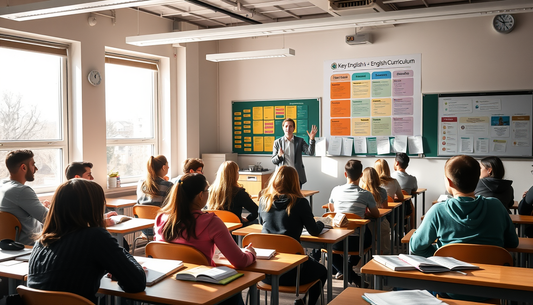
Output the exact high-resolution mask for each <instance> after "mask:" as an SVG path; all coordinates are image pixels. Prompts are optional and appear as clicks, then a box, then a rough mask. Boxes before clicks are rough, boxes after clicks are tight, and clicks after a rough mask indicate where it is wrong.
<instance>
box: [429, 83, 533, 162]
mask: <svg viewBox="0 0 533 305" xmlns="http://www.w3.org/2000/svg"><path fill="white" fill-rule="evenodd" d="M423 109H424V111H423V114H424V117H423V135H424V152H425V154H426V156H428V157H437V156H439V157H449V156H453V155H458V154H466V155H471V156H475V157H483V156H498V157H508V158H510V157H512V158H515V157H531V156H533V146H532V130H533V129H532V128H533V127H532V125H533V124H532V121H531V120H532V117H533V94H532V91H517V92H488V93H487V92H483V93H447V94H425V95H424V96H423Z"/></svg>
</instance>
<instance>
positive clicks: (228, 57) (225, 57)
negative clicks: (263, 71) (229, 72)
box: [205, 49, 296, 62]
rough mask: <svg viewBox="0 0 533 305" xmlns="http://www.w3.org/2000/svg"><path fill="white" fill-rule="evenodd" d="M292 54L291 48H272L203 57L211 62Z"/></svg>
mask: <svg viewBox="0 0 533 305" xmlns="http://www.w3.org/2000/svg"><path fill="white" fill-rule="evenodd" d="M294 55H296V52H295V51H294V50H293V49H274V50H260V51H247V52H233V53H219V54H207V55H206V56H205V59H206V60H209V61H213V62H220V61H234V60H247V59H262V58H276V57H289V56H294Z"/></svg>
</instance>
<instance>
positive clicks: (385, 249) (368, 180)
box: [359, 167, 391, 254]
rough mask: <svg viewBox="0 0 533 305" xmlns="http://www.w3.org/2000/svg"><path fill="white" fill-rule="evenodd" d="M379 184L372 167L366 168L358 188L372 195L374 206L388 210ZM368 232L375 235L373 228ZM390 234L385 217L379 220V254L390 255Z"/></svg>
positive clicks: (382, 189) (385, 194) (384, 191)
mask: <svg viewBox="0 0 533 305" xmlns="http://www.w3.org/2000/svg"><path fill="white" fill-rule="evenodd" d="M379 183H380V181H379V175H378V173H377V172H376V170H375V169H374V168H373V167H367V168H365V169H364V170H363V175H362V176H361V181H359V186H360V187H361V188H362V189H364V190H367V191H369V192H370V193H371V194H372V196H373V197H374V200H376V206H377V207H378V208H379V209H388V208H389V205H388V200H387V191H386V190H385V189H384V188H382V187H380V186H379ZM389 215H390V214H389ZM389 215H387V216H389ZM370 230H371V232H372V234H375V232H374V226H370ZM390 233H391V232H390V222H389V219H388V218H387V217H386V218H385V219H383V220H381V238H380V241H381V243H380V246H381V247H380V248H381V254H390Z"/></svg>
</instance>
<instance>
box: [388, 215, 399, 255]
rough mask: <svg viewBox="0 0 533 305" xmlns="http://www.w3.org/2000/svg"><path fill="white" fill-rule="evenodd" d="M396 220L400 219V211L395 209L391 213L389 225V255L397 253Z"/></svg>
mask: <svg viewBox="0 0 533 305" xmlns="http://www.w3.org/2000/svg"><path fill="white" fill-rule="evenodd" d="M398 218H400V210H399V209H398V208H396V209H394V210H393V211H392V222H391V223H390V234H391V247H390V251H391V253H390V254H394V253H398Z"/></svg>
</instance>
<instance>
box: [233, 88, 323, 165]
mask: <svg viewBox="0 0 533 305" xmlns="http://www.w3.org/2000/svg"><path fill="white" fill-rule="evenodd" d="M231 109H232V151H233V152H234V153H238V154H255V155H267V154H268V155H270V154H272V146H273V144H274V141H275V140H276V139H277V138H279V137H282V136H283V134H284V133H283V129H282V127H281V123H282V122H283V120H285V119H286V118H291V119H293V120H294V121H295V122H296V130H295V132H294V134H295V135H296V136H299V137H302V138H304V139H305V140H306V141H308V140H309V139H308V135H307V131H308V130H309V131H310V130H311V126H312V125H316V126H317V127H318V133H317V135H316V136H317V137H319V136H320V128H321V124H320V120H321V113H320V111H321V99H320V98H309V99H280V100H253V101H232V107H231Z"/></svg>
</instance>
